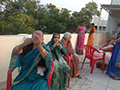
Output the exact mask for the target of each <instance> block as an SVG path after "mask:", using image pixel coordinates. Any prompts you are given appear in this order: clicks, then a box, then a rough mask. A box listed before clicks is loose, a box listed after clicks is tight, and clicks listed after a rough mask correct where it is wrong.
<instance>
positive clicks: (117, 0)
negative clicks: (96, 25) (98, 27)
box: [101, 0, 120, 36]
mask: <svg viewBox="0 0 120 90" xmlns="http://www.w3.org/2000/svg"><path fill="white" fill-rule="evenodd" d="M101 7H102V8H103V9H105V10H106V11H107V12H108V13H109V16H108V21H107V27H106V31H107V32H108V33H109V36H111V35H112V34H113V32H114V31H115V32H119V31H120V29H119V28H118V24H120V0H111V4H110V5H108V4H107V5H106V4H103V5H101Z"/></svg>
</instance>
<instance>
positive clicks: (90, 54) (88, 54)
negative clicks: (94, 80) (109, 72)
mask: <svg viewBox="0 0 120 90" xmlns="http://www.w3.org/2000/svg"><path fill="white" fill-rule="evenodd" d="M84 48H85V58H84V60H83V63H82V67H81V69H82V68H83V65H84V62H85V59H86V58H88V59H89V60H90V66H91V71H90V73H91V74H92V73H93V69H94V65H95V62H96V61H99V60H103V65H102V72H104V63H105V53H104V52H99V51H98V50H97V49H95V48H94V47H92V46H89V45H84ZM95 52H97V53H103V57H101V56H98V55H95V54H94V53H95Z"/></svg>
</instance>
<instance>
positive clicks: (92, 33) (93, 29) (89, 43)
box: [87, 23, 95, 46]
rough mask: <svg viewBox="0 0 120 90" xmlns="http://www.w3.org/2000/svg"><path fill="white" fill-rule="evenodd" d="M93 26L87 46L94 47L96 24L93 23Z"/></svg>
mask: <svg viewBox="0 0 120 90" xmlns="http://www.w3.org/2000/svg"><path fill="white" fill-rule="evenodd" d="M91 26H92V28H91V29H90V33H89V37H88V43H87V45H90V46H93V45H94V32H95V27H94V23H92V24H91Z"/></svg>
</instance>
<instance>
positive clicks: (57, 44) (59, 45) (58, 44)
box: [53, 43, 62, 48]
mask: <svg viewBox="0 0 120 90" xmlns="http://www.w3.org/2000/svg"><path fill="white" fill-rule="evenodd" d="M53 46H54V47H56V46H58V47H60V48H62V45H61V44H60V43H54V45H53Z"/></svg>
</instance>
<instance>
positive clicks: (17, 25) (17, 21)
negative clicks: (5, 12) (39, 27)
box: [0, 14, 36, 35]
mask: <svg viewBox="0 0 120 90" xmlns="http://www.w3.org/2000/svg"><path fill="white" fill-rule="evenodd" d="M0 21H1V22H0V29H1V30H0V34H3V35H5V34H19V33H28V34H29V33H32V32H33V31H34V27H35V26H36V21H35V20H34V18H32V17H30V16H28V15H26V14H17V15H15V16H9V17H8V19H7V20H6V18H0Z"/></svg>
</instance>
